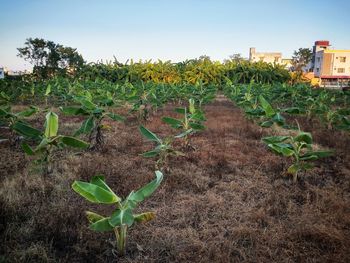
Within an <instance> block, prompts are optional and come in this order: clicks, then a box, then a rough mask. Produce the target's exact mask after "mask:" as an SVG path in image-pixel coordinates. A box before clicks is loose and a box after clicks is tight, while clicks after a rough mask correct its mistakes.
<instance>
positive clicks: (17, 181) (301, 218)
mask: <svg viewBox="0 0 350 263" xmlns="http://www.w3.org/2000/svg"><path fill="white" fill-rule="evenodd" d="M226 93H227V92H226ZM245 94H247V93H245ZM228 97H229V96H228ZM266 98H268V97H267V96H266ZM238 104H239V103H237V101H236V103H234V102H232V101H231V100H229V99H227V98H226V97H225V96H223V95H222V94H221V93H219V94H218V95H216V97H215V99H214V100H211V101H208V103H207V104H205V105H204V106H203V111H204V112H205V117H206V119H207V120H206V121H205V122H204V123H203V124H204V125H205V127H206V128H205V129H204V130H203V131H199V132H196V133H194V134H193V135H192V136H191V147H188V148H184V149H182V146H181V142H179V141H175V144H174V147H176V148H178V149H182V151H183V152H184V156H180V155H179V156H175V157H174V156H171V157H170V158H168V161H167V162H166V164H164V166H163V167H162V171H163V173H164V179H163V182H162V183H161V185H160V186H159V188H158V189H157V190H156V191H155V192H154V193H153V195H152V196H150V197H149V198H147V199H146V200H145V201H144V202H143V203H142V204H140V207H139V208H137V210H140V211H148V210H150V211H153V212H155V214H156V217H155V218H154V219H153V220H152V221H150V222H147V223H145V224H138V225H135V226H133V227H132V228H130V230H129V233H128V238H127V247H126V255H125V256H124V257H119V256H117V255H116V254H117V253H116V249H115V237H114V235H113V233H112V232H109V233H96V232H94V231H91V230H90V229H88V221H87V220H86V217H85V214H84V211H86V210H93V211H96V212H98V213H101V214H108V213H109V212H110V206H100V205H97V204H91V203H89V202H88V201H87V200H85V199H83V198H81V196H79V195H78V194H77V193H75V192H74V191H73V190H72V189H71V184H72V183H73V182H74V180H81V181H89V180H90V178H91V177H92V176H94V175H97V174H102V175H104V176H105V177H106V182H107V183H108V185H109V186H110V187H111V188H112V189H113V190H114V192H115V193H118V195H119V196H123V197H126V196H127V195H128V193H129V192H130V191H131V190H134V189H138V188H140V187H141V186H143V185H145V184H146V183H147V182H149V181H150V180H152V178H153V177H154V171H155V161H154V158H145V157H143V156H141V155H140V154H141V153H143V152H145V151H149V150H150V149H152V143H151V142H148V141H147V140H145V138H143V137H142V135H141V133H140V132H139V129H138V127H139V125H140V120H139V119H137V117H136V116H134V115H128V114H127V110H126V109H125V108H117V109H113V112H115V113H118V114H120V115H121V116H127V117H126V120H125V121H124V122H114V121H113V120H110V119H108V120H107V119H106V120H105V124H106V125H107V124H108V125H109V126H110V128H109V130H108V131H107V132H106V133H105V141H104V144H103V145H102V146H101V147H100V148H99V149H98V150H89V151H78V152H76V151H74V152H72V151H68V150H67V149H62V150H59V151H56V152H54V160H55V161H54V162H53V164H52V166H53V167H52V171H51V172H50V173H49V174H46V173H43V172H42V171H41V170H40V168H38V166H37V165H35V164H34V163H33V162H32V159H33V157H30V156H29V157H28V156H25V154H24V152H23V151H22V150H21V148H19V147H13V146H11V145H10V144H9V143H2V144H1V146H0V147H1V151H0V154H1V157H0V158H1V163H0V171H1V177H0V211H1V212H0V238H1V240H0V241H1V242H0V243H1V245H0V253H1V254H2V255H3V256H2V258H0V261H4V262H111V261H113V260H116V259H117V261H118V262H350V250H349V247H350V207H349V203H350V154H349V149H350V137H349V135H348V133H346V132H345V131H343V130H337V129H327V128H325V126H324V123H321V121H320V120H319V119H318V118H312V119H311V120H310V119H308V118H307V117H306V116H304V115H301V116H297V117H291V116H288V117H286V120H287V121H289V120H290V119H292V118H293V119H294V118H295V119H297V120H298V125H299V126H300V127H299V128H300V129H301V130H302V131H305V132H311V133H312V137H313V140H314V143H313V146H314V147H315V148H316V149H332V150H333V151H334V154H333V155H332V156H328V157H327V158H322V159H318V160H315V161H314V168H313V169H310V170H307V171H305V172H303V173H301V174H300V176H299V177H298V180H297V182H293V181H292V179H291V176H290V175H287V174H286V170H287V168H288V166H290V164H291V160H290V159H288V158H284V157H283V156H279V155H276V154H274V153H273V152H272V151H270V150H269V149H268V147H267V146H266V144H264V143H263V142H262V141H261V138H262V137H265V136H272V135H286V134H288V132H289V131H288V130H285V129H284V128H282V127H280V126H278V125H274V126H272V127H271V128H265V127H261V126H259V125H258V123H257V122H256V121H254V120H251V119H249V118H246V117H245V111H247V109H243V108H242V107H238V106H237V105H238ZM186 105H187V104H186V103H185V104H183V103H182V102H181V104H179V102H175V101H174V102H167V103H165V104H164V105H163V106H162V107H160V108H158V109H157V110H155V111H154V112H153V113H152V114H150V116H149V119H148V120H147V121H142V122H141V123H142V124H143V125H144V126H145V127H147V128H148V129H149V130H151V131H153V132H154V133H155V134H157V135H159V136H160V137H164V136H167V135H169V134H172V133H174V129H172V128H170V127H169V126H168V125H166V124H164V123H163V122H162V120H161V118H162V117H164V116H172V117H176V116H178V115H176V114H175V113H174V111H173V110H174V108H175V107H185V106H186ZM24 108H26V107H25V106H20V105H13V107H12V109H13V111H16V112H18V111H20V110H23V109H24ZM51 110H52V111H54V112H56V113H58V115H59V125H60V129H59V131H60V133H62V134H66V135H69V134H72V131H73V130H76V129H78V128H79V126H80V124H81V122H82V121H83V117H81V116H73V117H72V116H70V117H67V116H66V115H64V114H63V113H62V112H61V111H60V110H59V109H58V108H55V107H54V108H51ZM44 117H45V114H39V115H34V116H32V117H29V119H28V123H30V124H31V125H32V126H33V127H36V128H40V127H42V124H43V123H44ZM293 132H294V133H295V131H292V133H293ZM7 135H8V134H4V136H5V137H6V136H7Z"/></svg>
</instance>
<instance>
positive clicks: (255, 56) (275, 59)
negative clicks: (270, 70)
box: [249, 47, 282, 64]
mask: <svg viewBox="0 0 350 263" xmlns="http://www.w3.org/2000/svg"><path fill="white" fill-rule="evenodd" d="M249 61H251V62H259V61H262V62H266V63H277V64H281V63H282V53H279V52H256V50H255V48H254V47H251V48H250V49H249Z"/></svg>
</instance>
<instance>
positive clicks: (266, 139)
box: [262, 136, 290, 143]
mask: <svg viewBox="0 0 350 263" xmlns="http://www.w3.org/2000/svg"><path fill="white" fill-rule="evenodd" d="M289 138H290V136H269V137H264V138H262V141H263V142H265V143H278V142H284V141H286V140H288V139H289Z"/></svg>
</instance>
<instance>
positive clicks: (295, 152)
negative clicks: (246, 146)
mask: <svg viewBox="0 0 350 263" xmlns="http://www.w3.org/2000/svg"><path fill="white" fill-rule="evenodd" d="M262 141H263V142H264V143H265V144H267V146H268V147H269V149H270V150H272V151H273V152H274V153H276V154H278V155H282V156H285V157H290V158H292V159H293V164H292V165H291V166H289V168H288V170H287V173H288V174H291V175H292V176H293V182H296V181H297V179H298V174H299V173H300V172H303V171H306V170H309V169H311V168H312V167H313V165H312V163H311V162H312V161H315V160H318V159H320V158H323V157H328V156H330V155H332V152H331V151H314V150H312V143H313V141H312V136H311V134H310V133H308V132H299V134H298V135H296V136H295V137H293V136H270V137H264V138H262Z"/></svg>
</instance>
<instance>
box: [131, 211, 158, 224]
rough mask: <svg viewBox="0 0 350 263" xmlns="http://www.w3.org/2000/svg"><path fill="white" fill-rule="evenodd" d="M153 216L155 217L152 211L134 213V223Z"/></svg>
mask: <svg viewBox="0 0 350 263" xmlns="http://www.w3.org/2000/svg"><path fill="white" fill-rule="evenodd" d="M153 218H155V214H154V213H153V212H146V213H142V214H137V215H134V220H135V222H136V223H145V222H148V221H150V220H152V219H153Z"/></svg>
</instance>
